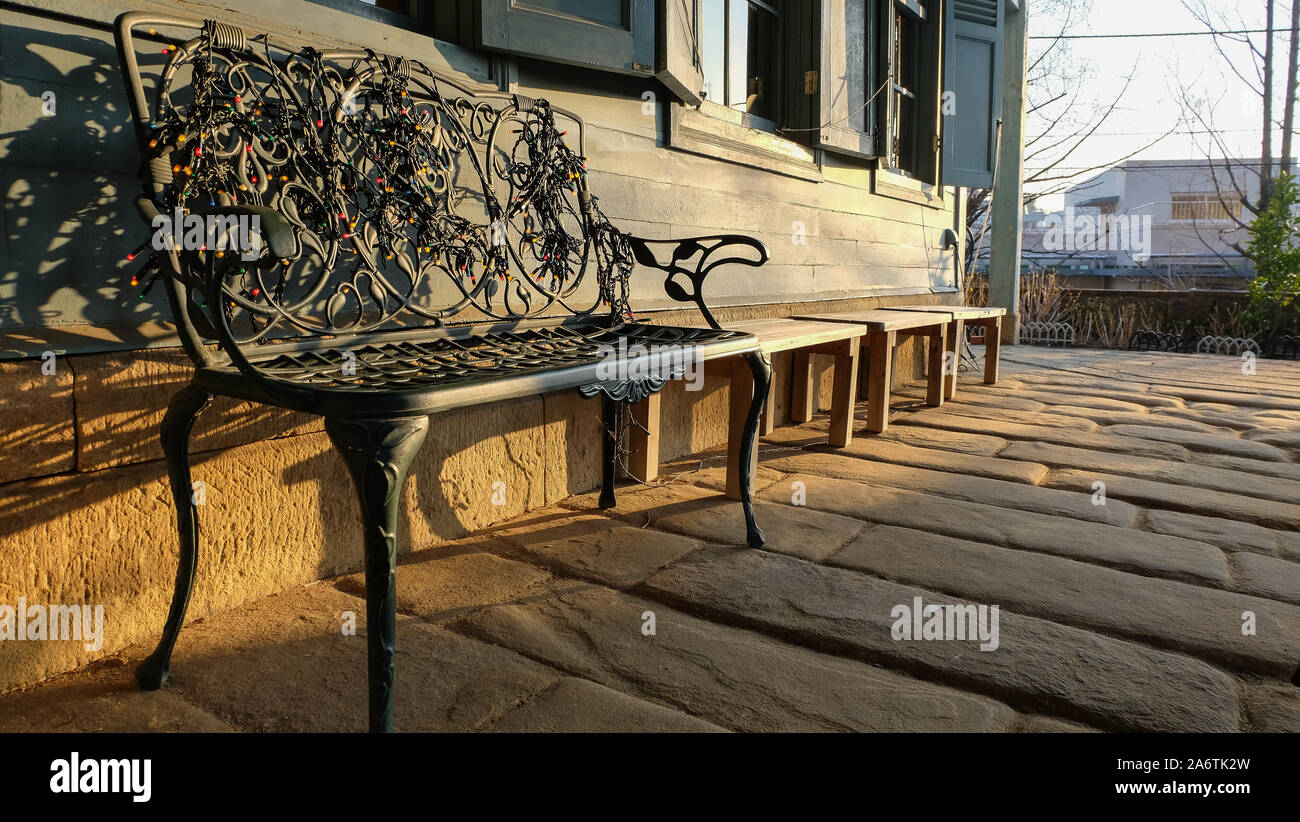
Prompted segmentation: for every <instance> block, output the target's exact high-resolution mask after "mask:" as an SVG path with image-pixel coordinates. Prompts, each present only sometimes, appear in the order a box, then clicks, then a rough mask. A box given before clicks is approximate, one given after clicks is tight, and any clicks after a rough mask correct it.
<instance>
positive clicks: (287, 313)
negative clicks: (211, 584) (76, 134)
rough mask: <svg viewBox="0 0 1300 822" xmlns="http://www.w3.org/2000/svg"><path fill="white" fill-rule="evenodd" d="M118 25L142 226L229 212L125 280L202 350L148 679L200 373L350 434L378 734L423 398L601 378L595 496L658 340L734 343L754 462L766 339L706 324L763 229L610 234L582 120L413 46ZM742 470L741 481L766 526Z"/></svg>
mask: <svg viewBox="0 0 1300 822" xmlns="http://www.w3.org/2000/svg"><path fill="white" fill-rule="evenodd" d="M116 37H117V45H118V51H119V56H120V60H121V65H122V71H123V75H124V77H125V80H126V85H127V89H128V92H129V95H130V105H131V111H132V114H133V116H134V120H135V126H136V131H137V136H138V139H139V143H140V150H141V153H142V157H143V164H142V170H141V178H142V180H143V182H144V195H143V196H142V197H140V198H139V199H138V200H137V201H136V202H137V207H138V209H139V211H140V213H141V215H142V216H143V217H144V218H145V220H146V221H149V222H150V223H151V225H153V226H154V227H155V228H158V227H159V226H160V225H165V224H166V219H165V218H172V223H173V224H174V223H175V219H174V218H175V217H177V216H179V217H181V218H182V222H187V221H189V218H190V216H191V215H193V216H196V217H202V218H204V219H207V218H210V217H211V218H219V220H218V224H217V228H216V231H217V232H219V236H217V235H214V234H213V233H212V232H211V231H209V232H208V233H207V234H206V235H203V236H200V234H201V232H200V233H196V234H195V235H194V236H193V237H190V236H189V235H188V234H185V233H182V231H181V228H182V226H178V225H173V230H172V232H171V233H170V234H167V233H155V245H154V247H153V248H152V250H151V249H149V248H144V249H143V250H142V251H141V252H138V253H140V254H141V255H142V256H143V254H144V253H145V252H148V259H147V260H146V262H145V265H144V268H143V269H142V270H141V271H140V272H139V274H137V275H135V276H133V277H132V285H137V284H138V287H139V288H142V289H145V290H147V289H148V288H149V287H150V286H152V284H153V281H154V280H156V279H159V278H161V279H162V280H163V281H164V285H165V288H166V291H167V296H168V300H169V302H170V304H171V310H172V314H173V317H174V319H175V322H176V325H177V327H178V329H179V333H180V336H181V340H182V343H183V344H184V347H185V350H186V351H187V352H188V353H189V355H190V356H191V357H192V358H193V360H194V362H195V365H196V372H195V375H194V379H193V381H192V382H191V384H190V385H189V386H188V387H186V388H185V389H183V390H182V391H181V392H180V393H178V394H177V395H176V396H175V397H174V398H173V400H172V402H171V404H170V406H169V407H168V410H167V414H166V417H165V419H164V422H163V425H162V441H163V448H164V451H165V453H166V457H167V465H168V472H169V474H170V480H171V487H172V493H173V496H174V499H175V502H176V506H177V514H178V516H177V521H178V528H179V532H180V561H179V570H178V572H177V578H176V590H175V594H174V597H173V599H172V604H171V609H170V612H169V614H168V616H167V624H166V627H165V628H164V630H163V635H162V640H161V642H160V643H159V645H158V648H157V650H155V651H154V653H153V654H152V655H151V656H150V657H149V658H148V659H147V660H145V662H144V663H143V664H142V665H141V666H140V667H139V669H138V670H137V671H136V678H137V679H138V681H139V682H140V685H141V687H143V688H146V689H156V688H159V687H161V686H162V684H163V682H164V681H165V680H166V679H167V676H168V673H169V664H170V658H171V651H172V647H173V646H174V644H175V642H176V637H177V634H178V633H179V631H180V628H181V624H182V622H183V621H184V617H185V609H186V606H187V604H188V601H189V597H190V591H191V588H192V586H193V582H194V575H195V568H196V562H197V553H198V518H197V512H196V510H195V507H194V505H193V503H192V501H191V480H190V468H189V457H188V447H189V433H190V429H191V426H192V425H193V422H194V419H195V417H196V416H197V415H198V413H199V412H200V411H201V410H202V409H203V408H204V406H205V405H207V403H208V402H209V400H210V399H211V398H212V396H213V395H214V394H221V395H226V396H231V397H237V398H242V399H245V400H251V401H255V402H260V403H265V404H268V405H273V406H278V407H281V408H286V409H293V410H298V411H304V412H308V413H312V414H316V415H320V416H322V417H324V418H325V430H326V431H327V432H328V434H329V437H330V439H331V440H332V441H333V443H334V444H335V446H336V447H337V448H338V449H339V450H340V451H341V452H342V454H343V457H344V459H345V461H346V463H347V465H348V468H349V470H350V472H351V474H352V479H353V481H354V483H355V485H356V489H357V492H358V495H359V497H360V501H361V508H362V521H363V527H364V534H365V578H366V614H367V619H368V622H367V627H368V659H369V683H370V727H371V730H375V731H387V730H391V729H392V711H393V695H392V686H393V652H394V632H395V627H394V621H395V613H396V587H395V579H396V577H395V574H396V572H395V566H396V556H397V519H398V510H397V509H398V503H399V501H400V499H401V493H400V492H401V488H402V484H403V482H404V479H405V475H406V472H407V469H408V468H409V466H410V465H411V461H412V459H413V458H414V456H415V454H416V453H417V451H418V450H419V448H420V446H421V444H422V443H423V441H424V438H425V435H426V433H427V430H428V416H429V415H430V414H433V413H436V412H439V411H443V410H446V409H450V408H456V407H463V406H468V405H475V404H482V403H488V402H495V401H499V400H507V399H510V398H516V397H522V396H527V395H532V394H537V393H540V392H545V391H554V390H559V389H567V388H577V389H579V390H580V391H581V392H582V393H583V395H585V396H588V397H595V396H598V395H599V396H600V397H601V403H602V415H603V419H604V421H605V425H606V429H607V435H606V437H605V443H604V455H603V458H604V485H603V488H602V491H601V496H600V506H601V507H602V508H607V507H611V506H613V505H614V503H615V501H614V476H615V466H616V461H617V459H618V452H619V440H618V433H617V431H616V428H617V426H616V422H615V421H616V417H617V416H618V410H619V407H618V406H619V403H632V402H638V401H640V400H642V399H644V397H645V396H646V395H648V394H650V393H653V392H657V391H659V390H660V389H662V388H663V386H664V385H665V382H666V380H667V379H670V378H671V377H673V376H675V373H666V372H665V371H664V370H663V369H660V368H654V367H652V366H655V365H657V364H662V361H661V360H657V359H655V358H654V356H653V355H654V351H655V350H654V349H652V348H651V347H653V346H681V347H685V348H687V349H689V351H690V352H691V353H692V354H693V355H695V356H698V357H699V358H701V359H711V358H717V357H730V356H735V355H737V354H743V355H744V356H745V357H746V358H747V360H748V363H749V367H750V368H751V370H752V373H753V377H754V380H753V381H754V384H755V388H754V391H753V399H752V400H751V401H750V402H749V413H748V416H747V418H746V419H745V424H744V431H743V434H742V440H743V443H744V449H745V452H744V454H743V456H742V460H743V464H749V463H750V456H751V454H752V451H753V448H754V438H755V433H756V429H757V426H758V420H759V414H760V412H761V409H762V405H763V401H764V398H765V397H766V396H767V393H768V385H769V381H770V379H771V365H770V361H769V360H768V358H767V357H766V356H765V355H763V354H762V352H761V351H760V350H759V348H758V344H757V340H756V339H755V337H754V336H753V335H751V334H745V333H741V332H733V331H726V330H723V329H722V328H721V327H720V326H719V325H718V323H717V322H716V320H715V319H714V317H713V315H712V314H711V313H710V312H709V309H708V307H707V306H706V305H705V303H704V299H703V296H702V294H701V289H702V287H703V282H704V279H705V277H706V276H707V275H708V273H709V272H710V271H711V270H712V269H713V268H715V267H716V266H718V265H720V264H722V263H728V262H736V263H742V264H745V265H751V266H757V265H762V264H763V263H764V262H766V260H767V250H766V248H765V247H764V246H763V244H762V243H760V242H759V241H757V240H754V239H752V238H748V237H743V236H734V235H726V236H714V237H694V238H690V239H684V240H661V241H654V240H646V239H642V238H637V237H633V236H631V235H628V234H625V233H623V232H620V231H618V230H617V229H616V228H614V227H613V226H612V225H611V224H610V222H609V221H608V220H607V219H606V218H605V216H604V215H603V214H602V213H601V211H600V209H599V207H598V206H597V204H596V198H595V197H593V196H591V194H590V193H589V192H588V189H587V176H586V171H585V165H584V162H585V158H584V156H583V146H584V137H583V124H582V120H581V119H580V118H579V117H577V116H576V115H574V114H572V113H571V112H568V111H564V110H562V109H560V108H557V107H555V106H552V105H550V104H548V103H547V102H546V101H545V100H534V99H529V98H526V97H522V96H518V95H510V94H504V93H501V92H498V91H496V90H489V91H481V90H475V89H471V88H468V87H466V86H465V85H463V84H460V83H457V82H455V81H453V80H450V79H448V78H446V77H444V76H441V75H439V74H436V73H434V72H432V71H430V70H429V69H428V68H427V67H425V66H424V65H423V64H421V63H419V62H416V61H411V60H407V59H404V58H400V57H389V56H384V55H379V54H376V53H374V52H371V51H362V50H350V51H319V50H316V49H313V48H311V47H305V46H298V45H295V44H289V43H286V42H284V41H282V40H281V39H280V38H278V37H275V36H271V35H257V36H251V35H249V34H247V33H245V32H244V31H242V30H241V29H239V28H236V27H234V26H231V25H227V24H225V23H218V22H214V21H206V22H205V21H200V20H196V19H187V18H183V17H173V16H169V15H151V14H145V13H141V12H133V13H128V14H124V15H122V16H120V17H119V18H118V19H117V26H116ZM169 38H175V39H169ZM142 67H144V68H145V69H146V70H144V71H142ZM575 130H576V133H575ZM569 135H572V136H569ZM574 137H576V144H577V150H574V149H572V148H570V145H571V142H572V141H573V138H574ZM241 217H242V218H247V219H248V220H250V221H251V220H252V219H253V218H256V219H257V221H258V222H260V227H259V229H258V231H257V235H256V236H257V237H260V240H261V242H260V248H259V247H257V246H258V245H259V244H257V243H254V244H252V245H251V246H250V245H249V244H243V245H240V246H239V247H238V248H234V247H232V246H231V245H230V243H229V242H228V240H230V239H231V236H232V235H234V234H237V233H238V232H236V231H235V230H234V227H233V224H232V223H231V222H229V221H228V220H229V218H241ZM220 221H227V222H224V223H222V222H220ZM158 238H161V240H159V239H158ZM159 242H161V244H162V247H161V248H160V247H158V243H159ZM738 249H739V250H741V251H742V253H739V254H736V253H735V252H736V251H737V250H738ZM254 254H255V255H256V257H255V259H254V258H252V257H253V256H254ZM661 256H662V259H661ZM635 262H640V263H641V264H643V265H646V266H651V267H654V268H657V269H659V270H660V271H663V272H666V273H667V275H668V276H667V279H666V281H665V283H664V285H665V289H666V291H667V293H668V295H669V296H670V297H671V298H672V299H674V300H678V301H683V302H692V303H694V304H695V305H696V306H697V307H698V308H699V309H700V311H701V312H702V313H703V315H704V318H705V320H706V321H707V323H708V325H709V328H674V327H667V326H658V325H651V324H647V323H642V322H638V321H636V320H635V319H634V317H633V314H632V311H631V308H630V306H629V304H628V281H629V277H630V276H631V273H632V270H633V268H634V263H635ZM144 280H147V281H148V282H144ZM635 346H642V347H643V348H637V347H635ZM646 349H650V350H648V351H647V350H646ZM611 352H622V353H614V354H611ZM611 356H614V357H617V358H619V360H618V362H616V363H612V362H611V361H610V357H611ZM620 365H621V366H622V368H623V370H622V371H615V372H611V371H610V370H609V369H610V367H611V366H614V367H618V366H620ZM611 373H615V374H622V373H626V374H629V375H631V376H628V377H626V378H617V377H616V378H611V377H610V376H609V375H610V374H611ZM750 483H751V478H750V477H749V476H745V477H743V478H742V487H741V497H742V501H743V505H744V510H745V518H746V524H747V531H748V533H747V541H748V543H749V544H750V545H751V546H755V547H757V546H760V545H762V543H763V532H762V531H761V530H759V528H758V526H757V524H756V523H755V522H754V515H753V505H752V500H751V488H750Z"/></svg>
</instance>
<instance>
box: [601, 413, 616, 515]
mask: <svg viewBox="0 0 1300 822" xmlns="http://www.w3.org/2000/svg"><path fill="white" fill-rule="evenodd" d="M600 418H601V423H602V424H603V426H604V428H605V450H604V452H603V454H602V455H601V482H600V507H601V508H602V509H604V508H613V507H614V505H615V502H614V481H615V479H616V478H617V477H618V440H617V437H618V401H617V400H615V399H613V398H611V397H610V396H609V395H608V394H605V393H602V394H601V395H600Z"/></svg>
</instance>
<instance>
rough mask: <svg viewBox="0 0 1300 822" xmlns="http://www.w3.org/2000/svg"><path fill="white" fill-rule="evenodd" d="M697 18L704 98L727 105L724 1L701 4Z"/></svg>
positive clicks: (725, 4)
mask: <svg viewBox="0 0 1300 822" xmlns="http://www.w3.org/2000/svg"><path fill="white" fill-rule="evenodd" d="M702 6H703V9H702V10H701V16H700V62H701V71H702V72H703V73H704V97H705V99H707V100H711V101H713V102H715V103H720V104H722V105H726V103H727V95H726V87H727V0H704V2H703V3H702Z"/></svg>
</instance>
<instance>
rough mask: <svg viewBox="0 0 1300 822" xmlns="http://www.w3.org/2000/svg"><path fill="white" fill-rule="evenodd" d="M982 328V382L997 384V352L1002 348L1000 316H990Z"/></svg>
mask: <svg viewBox="0 0 1300 822" xmlns="http://www.w3.org/2000/svg"><path fill="white" fill-rule="evenodd" d="M984 328H985V331H984V382H985V383H986V384H988V385H997V382H998V354H999V353H1000V352H1001V350H1002V318H1001V317H992V318H990V319H989V320H988V322H987V323H986V324H985V326H984Z"/></svg>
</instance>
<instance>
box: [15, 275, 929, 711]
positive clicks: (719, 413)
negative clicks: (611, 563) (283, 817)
mask: <svg viewBox="0 0 1300 822" xmlns="http://www.w3.org/2000/svg"><path fill="white" fill-rule="evenodd" d="M878 304H880V301H879V300H875V299H862V300H852V301H843V302H834V303H831V304H829V306H818V307H829V308H831V309H835V310H855V309H862V308H871V307H876V306H877V305H878ZM809 307H810V306H809V304H807V303H804V304H792V305H790V306H786V307H783V311H782V313H797V312H799V311H802V310H807V309H808V308H809ZM764 313H766V312H764V311H763V310H761V309H760V308H758V307H753V308H749V309H730V310H727V311H725V312H724V313H723V319H724V321H725V320H727V319H743V318H749V317H754V316H761V315H763V314H764ZM665 319H666V320H669V321H673V320H675V321H677V322H690V321H692V318H691V317H689V315H688V312H681V313H680V315H676V316H674V315H670V316H667V317H665ZM921 353H922V352H920V351H918V350H917V349H916V347H915V345H914V343H911V342H909V343H906V344H904V345H903V346H901V347H900V348H899V349H898V352H897V354H896V357H897V365H896V368H895V374H896V375H897V376H896V379H899V380H905V379H907V378H908V376H910V374H912V373H916V372H917V369H918V368H919V367H920V362H921V359H922V357H921ZM790 364H791V358H790V356H789V355H788V354H785V355H778V356H776V357H775V358H774V365H775V368H776V380H777V388H776V396H777V402H776V412H775V413H776V420H777V422H778V424H786V423H787V422H788V420H789V401H790ZM818 364H819V367H818V368H817V369H816V370H817V379H818V396H819V398H820V400H819V405H820V407H822V408H827V407H829V402H830V388H831V374H832V370H833V368H832V363H831V360H829V359H828V358H823V357H818ZM41 365H42V361H41V360H21V361H13V362H7V363H0V604H8V605H16V604H17V600H18V598H19V597H25V598H26V599H27V601H28V603H30V604H37V603H39V604H65V605H71V604H90V605H103V606H104V623H105V624H104V646H103V648H101V649H99V650H98V651H96V652H90V651H86V650H85V649H84V648H83V647H82V645H81V644H80V643H78V642H30V641H28V642H20V641H12V642H10V641H5V642H0V692H3V691H5V690H8V689H12V688H15V687H21V686H23V685H26V684H30V683H33V682H37V681H39V680H41V679H44V678H46V677H49V676H52V675H54V674H57V673H61V672H63V671H67V670H71V669H72V668H75V667H78V666H80V665H83V664H86V663H87V662H90V661H93V660H94V659H96V658H99V657H102V656H105V655H108V654H111V653H113V652H115V651H117V650H119V649H121V648H123V647H125V646H127V645H130V644H133V643H136V642H142V641H153V640H154V639H155V638H156V637H157V635H158V632H159V631H160V630H161V629H162V624H163V621H164V620H165V618H166V614H167V605H168V602H169V600H170V597H171V590H172V580H173V578H174V574H175V570H176V546H177V538H176V530H175V508H174V506H173V505H172V500H171V493H170V491H169V489H168V486H167V472H166V466H165V463H164V462H163V460H162V459H161V457H162V452H161V448H160V447H159V445H158V437H157V431H158V425H159V423H160V422H161V420H162V414H163V409H164V408H165V407H166V403H167V400H168V398H169V397H170V396H171V395H172V394H173V393H174V392H175V391H177V390H178V389H179V388H180V387H181V386H182V385H184V383H185V381H186V380H187V378H188V373H189V364H188V360H187V359H185V357H184V355H183V354H181V352H180V351H178V350H176V349H155V350H150V351H133V352H113V353H105V354H83V355H74V356H71V357H65V358H59V359H57V360H56V361H55V373H54V374H53V375H46V374H44V373H42V370H41ZM666 390H667V393H666V395H665V401H664V403H663V412H662V413H663V414H664V421H663V442H662V446H661V457H662V459H664V460H671V459H674V458H677V457H680V456H683V455H686V454H691V453H697V452H700V451H704V450H708V449H711V448H716V447H720V446H723V445H724V444H725V442H726V437H727V408H728V404H727V401H728V390H729V389H728V386H727V384H726V381H725V380H724V379H721V378H714V377H710V378H708V379H707V380H706V383H705V388H704V390H703V391H701V392H698V393H688V392H686V391H684V390H683V385H682V383H680V382H674V383H672V384H670V386H669V387H668V389H666ZM191 451H192V453H193V454H194V457H193V462H194V478H195V480H198V481H202V482H203V483H204V485H205V505H204V506H203V507H202V508H201V509H200V514H199V515H200V523H201V534H202V547H201V558H200V565H199V574H198V583H197V587H196V589H195V595H194V600H193V602H192V605H191V607H190V618H191V619H196V618H201V617H202V616H204V615H205V614H208V613H211V612H213V611H221V610H228V609H231V608H238V607H240V606H241V605H242V604H244V603H247V602H250V601H252V600H255V599H258V598H260V597H263V596H266V595H268V594H271V593H274V592H276V591H279V590H283V589H284V588H286V587H289V586H293V585H301V584H305V583H307V582H311V581H314V580H317V579H321V578H324V577H328V576H333V575H337V574H340V573H343V572H349V571H357V570H360V568H361V554H360V539H361V523H360V517H359V514H358V512H357V505H356V498H355V494H354V491H353V490H352V486H351V482H350V480H349V479H348V477H347V474H346V469H345V467H344V464H343V462H342V460H341V459H340V458H339V457H338V456H337V454H336V453H335V452H334V450H333V448H332V446H331V445H330V443H329V440H328V438H327V437H326V435H325V433H324V432H323V430H322V428H321V426H320V423H319V421H318V420H315V419H312V418H308V417H304V416H301V415H296V414H290V413H287V412H281V411H278V410H273V409H267V408H261V407H254V406H249V405H246V404H240V403H236V402H233V401H229V400H217V401H216V402H214V403H213V405H212V406H210V407H209V408H208V409H207V410H205V411H204V412H203V414H202V415H201V416H200V417H199V421H198V423H197V424H196V426H195V431H194V437H193V440H192V445H191ZM599 455H600V419H599V404H598V403H596V402H595V401H594V400H584V399H582V398H581V397H579V396H578V394H577V392H574V391H568V392H561V393H554V394H546V395H542V396H537V397H530V398H527V399H524V400H518V401H514V402H509V403H497V404H495V405H490V406H483V407H477V408H468V409H464V410H459V411H452V412H448V413H446V414H442V415H439V416H438V417H437V418H436V419H435V421H434V426H433V429H432V431H431V433H430V436H429V438H428V440H427V442H426V444H425V446H424V449H423V450H422V451H421V453H420V456H419V457H418V459H417V461H416V463H415V465H414V467H413V468H412V470H411V475H410V479H409V481H408V482H407V486H406V490H405V499H404V502H403V508H402V520H401V528H402V533H403V534H404V542H403V548H402V550H403V551H404V552H405V551H409V550H424V549H427V548H431V547H433V546H435V545H437V544H438V543H439V542H442V541H444V540H448V539H454V538H456V537H460V536H464V535H465V534H467V533H469V532H472V531H475V530H478V529H481V528H485V527H488V526H490V525H492V524H494V523H497V522H500V521H502V520H505V519H509V518H511V517H514V516H517V515H519V514H522V513H524V512H526V511H529V510H534V509H537V508H541V507H543V506H546V505H550V504H552V503H555V502H557V501H559V500H561V499H563V498H565V497H567V496H570V495H572V494H575V493H581V492H586V491H589V490H591V489H593V488H595V487H596V486H598V485H599V482H600V465H599ZM718 464H721V463H720V462H719V463H718ZM497 481H501V482H504V483H505V487H506V497H505V504H504V505H494V504H493V501H492V496H493V483H495V482H497Z"/></svg>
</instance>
